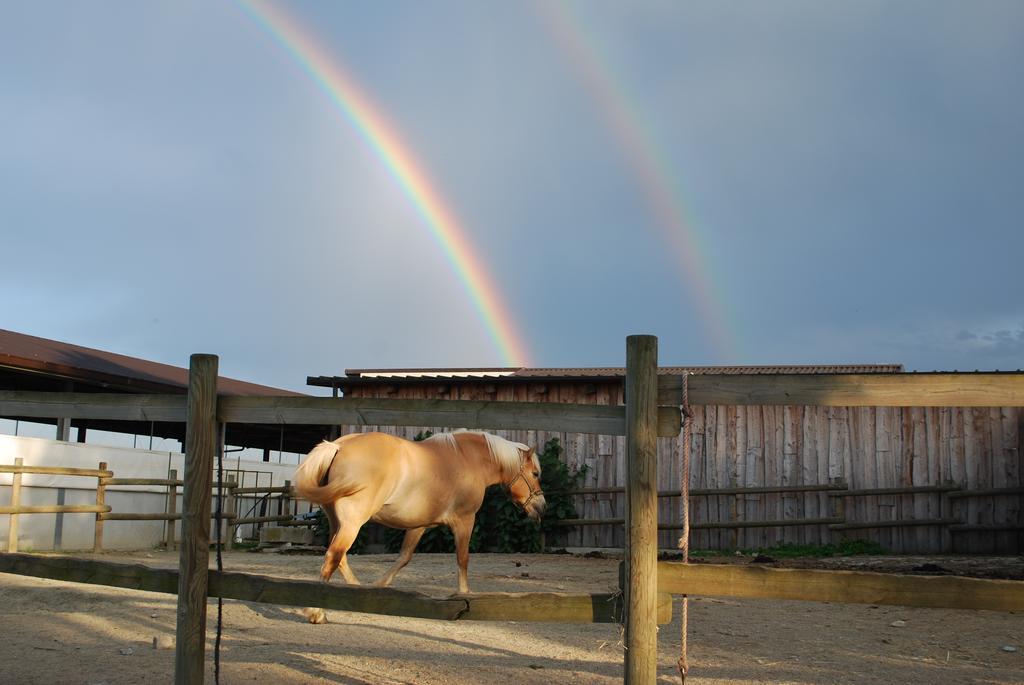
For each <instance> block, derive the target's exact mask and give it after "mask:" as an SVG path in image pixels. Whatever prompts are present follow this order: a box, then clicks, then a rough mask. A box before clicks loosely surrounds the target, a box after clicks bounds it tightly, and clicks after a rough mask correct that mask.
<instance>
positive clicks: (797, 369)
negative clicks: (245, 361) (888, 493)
mask: <svg viewBox="0 0 1024 685" xmlns="http://www.w3.org/2000/svg"><path fill="white" fill-rule="evenodd" d="M902 371H903V365H902V364H830V365H825V364H815V365H772V366H662V367H660V368H659V369H658V373H659V374H660V375H664V376H679V375H682V374H684V373H692V374H718V375H740V374H753V375H764V374H782V373H786V374H830V373H900V372H902ZM625 375H626V369H625V368H624V367H614V366H606V367H557V368H542V367H537V368H529V367H519V368H514V367H513V368H463V369H458V368H449V369H436V368H435V369H345V375H344V376H310V377H309V378H307V380H306V382H307V383H308V384H309V385H315V386H324V387H331V386H332V385H337V384H342V383H349V384H351V383H362V382H381V381H387V380H395V381H401V380H411V381H429V380H467V381H475V380H488V379H490V380H506V381H514V380H516V379H530V380H541V379H543V380H572V379H598V378H605V379H615V378H621V377H623V376H625Z"/></svg>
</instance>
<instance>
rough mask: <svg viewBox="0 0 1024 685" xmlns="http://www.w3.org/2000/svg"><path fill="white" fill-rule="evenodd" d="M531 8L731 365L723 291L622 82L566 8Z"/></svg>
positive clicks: (733, 354) (552, 4) (734, 350)
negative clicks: (595, 114) (626, 169)
mask: <svg viewBox="0 0 1024 685" xmlns="http://www.w3.org/2000/svg"><path fill="white" fill-rule="evenodd" d="M532 6H533V7H535V8H536V11H537V13H538V15H539V16H540V18H541V20H542V23H543V24H544V26H545V27H546V28H547V29H548V31H549V32H550V33H551V34H552V36H553V38H554V42H555V43H556V44H557V45H558V46H559V47H560V48H561V49H562V50H563V52H565V53H566V54H567V55H568V57H569V61H570V63H571V64H572V65H573V67H574V68H575V70H576V71H577V72H578V74H579V76H580V78H581V80H582V81H583V82H584V84H585V85H586V88H587V90H588V91H589V92H590V95H591V97H592V98H593V99H594V100H595V101H596V102H597V104H598V105H599V107H600V109H601V112H602V113H603V114H604V115H605V117H606V118H607V121H608V125H609V127H610V129H611V130H612V132H613V134H614V136H615V138H616V139H617V140H618V142H619V145H620V147H621V148H622V150H623V152H624V154H625V156H626V158H627V160H628V162H629V165H630V167H631V168H632V169H633V173H634V175H635V176H636V178H637V180H638V184H639V186H640V189H641V191H642V192H643V194H644V197H645V200H646V202H647V205H648V207H650V210H651V212H652V214H654V216H655V218H656V219H657V221H658V226H659V227H660V233H661V234H662V238H663V240H664V241H665V242H666V243H667V244H668V245H669V247H670V248H671V250H672V252H673V254H674V255H675V256H676V261H677V262H678V264H679V266H680V268H681V270H682V273H683V276H684V279H685V282H686V284H687V286H688V287H689V289H690V291H691V292H692V299H693V302H694V304H695V305H696V307H697V310H698V312H699V314H700V319H701V323H702V325H703V326H704V328H705V329H706V332H707V336H708V339H709V340H710V342H711V343H712V344H713V345H714V347H715V352H716V354H717V356H718V358H719V359H720V360H721V361H723V362H730V363H734V362H735V360H736V359H737V358H738V354H739V352H738V342H737V336H736V335H734V334H733V333H732V327H731V326H729V325H728V323H727V321H728V316H727V312H728V307H727V306H726V303H725V302H724V301H723V299H724V298H723V297H722V296H721V293H722V291H723V290H724V289H723V288H721V287H716V286H715V284H714V281H713V279H712V276H711V272H710V271H709V270H708V268H707V266H706V265H707V263H708V259H707V256H706V253H707V250H706V248H705V247H704V246H703V245H702V244H701V236H700V234H699V233H698V231H697V229H696V223H695V222H694V221H692V220H690V219H689V218H688V217H687V213H686V211H685V206H686V203H685V202H684V201H683V198H682V193H681V191H678V190H677V187H678V185H679V184H677V183H675V182H673V180H672V172H671V165H670V164H669V163H668V161H667V160H665V159H664V157H663V156H662V155H660V154H659V153H658V147H657V145H656V144H655V143H654V141H653V140H652V138H651V136H650V135H649V134H648V133H646V132H645V130H644V126H643V125H642V123H641V122H642V121H643V117H642V115H641V113H640V111H639V109H638V107H636V106H635V105H634V104H633V102H632V99H631V98H630V97H629V95H628V91H627V89H626V88H625V86H624V85H622V84H621V82H620V81H621V80H620V79H616V78H615V76H614V71H613V69H612V68H611V66H610V64H609V62H608V60H606V59H603V58H602V56H601V54H600V50H599V49H598V48H597V46H598V44H599V43H598V41H597V39H596V38H592V37H590V36H588V35H587V34H586V31H585V27H584V25H583V23H582V22H581V21H580V20H579V19H578V18H577V17H574V16H572V15H571V14H570V10H571V8H570V6H569V4H568V3H566V2H556V1H554V0H552V1H540V2H535V3H532Z"/></svg>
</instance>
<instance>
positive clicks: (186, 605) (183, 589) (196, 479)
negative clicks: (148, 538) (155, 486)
mask: <svg viewBox="0 0 1024 685" xmlns="http://www.w3.org/2000/svg"><path fill="white" fill-rule="evenodd" d="M217 363H218V360H217V357H216V356H215V355H212V354H193V355H192V356H191V358H190V360H189V373H188V421H187V424H186V425H187V430H186V434H185V487H184V492H183V502H182V514H183V516H182V520H181V553H180V556H179V571H180V576H179V578H178V620H177V632H176V635H177V640H176V643H175V653H174V682H175V685H189V684H190V683H201V682H202V681H203V672H204V667H203V662H204V657H205V652H206V594H207V587H208V576H207V571H208V568H209V561H210V499H211V496H210V487H211V481H212V480H213V455H214V454H215V453H216V452H217V449H218V444H217V443H218V434H219V431H218V430H217Z"/></svg>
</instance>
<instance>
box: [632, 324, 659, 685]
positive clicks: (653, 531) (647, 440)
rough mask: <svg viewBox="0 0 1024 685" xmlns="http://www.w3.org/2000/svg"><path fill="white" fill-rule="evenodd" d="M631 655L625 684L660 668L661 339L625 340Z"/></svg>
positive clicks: (637, 684)
mask: <svg viewBox="0 0 1024 685" xmlns="http://www.w3.org/2000/svg"><path fill="white" fill-rule="evenodd" d="M625 390H626V394H625V399H626V470H627V473H628V478H629V480H628V481H627V483H626V583H625V595H626V597H625V599H626V657H625V662H626V663H625V673H624V682H625V683H626V684H627V685H641V684H643V685H653V683H654V681H655V678H656V677H657V672H658V623H657V608H658V602H657V595H658V587H657V585H658V576H657V563H658V448H657V442H658V339H657V338H656V337H654V336H653V335H631V336H629V337H628V338H626V388H625Z"/></svg>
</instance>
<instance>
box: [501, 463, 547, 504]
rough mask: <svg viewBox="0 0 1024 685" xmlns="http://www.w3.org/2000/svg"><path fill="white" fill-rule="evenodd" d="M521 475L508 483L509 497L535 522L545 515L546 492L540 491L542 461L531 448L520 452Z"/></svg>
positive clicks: (517, 475)
mask: <svg viewBox="0 0 1024 685" xmlns="http://www.w3.org/2000/svg"><path fill="white" fill-rule="evenodd" d="M519 454H520V458H521V460H522V461H521V463H520V465H519V473H517V474H516V475H515V476H514V477H513V478H512V480H510V481H509V482H508V484H507V485H506V487H507V488H508V495H509V497H511V498H512V501H513V502H515V503H516V505H517V506H518V507H519V508H520V509H522V510H523V511H525V512H526V514H527V516H529V517H530V518H532V519H533V520H534V521H540V517H541V516H542V515H543V514H544V507H545V506H546V503H545V502H544V492H543V491H542V490H541V489H540V460H539V459H537V454H536V452H534V450H533V449H532V448H531V449H529V450H520V452H519Z"/></svg>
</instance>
